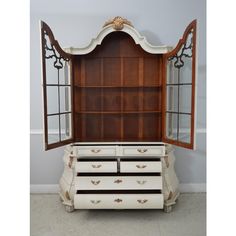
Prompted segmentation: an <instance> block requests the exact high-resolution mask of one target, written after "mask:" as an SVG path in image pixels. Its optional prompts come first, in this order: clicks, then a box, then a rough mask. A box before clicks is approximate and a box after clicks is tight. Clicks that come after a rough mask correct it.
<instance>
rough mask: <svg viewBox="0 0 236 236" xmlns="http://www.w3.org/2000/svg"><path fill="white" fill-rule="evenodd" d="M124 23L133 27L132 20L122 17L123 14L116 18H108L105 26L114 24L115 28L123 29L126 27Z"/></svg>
mask: <svg viewBox="0 0 236 236" xmlns="http://www.w3.org/2000/svg"><path fill="white" fill-rule="evenodd" d="M124 24H126V25H129V26H131V27H133V25H132V24H131V22H130V21H128V20H127V19H124V18H122V17H121V16H116V17H115V18H113V19H111V20H108V21H107V22H106V23H105V24H104V25H103V27H106V26H108V25H112V27H113V29H115V30H122V29H123V28H124Z"/></svg>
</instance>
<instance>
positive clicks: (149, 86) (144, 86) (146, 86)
mask: <svg viewBox="0 0 236 236" xmlns="http://www.w3.org/2000/svg"><path fill="white" fill-rule="evenodd" d="M161 86H162V85H142V86H109V85H104V86H94V85H91V86H90V85H89V86H78V85H76V86H75V87H76V88H82V89H83V88H122V89H123V88H161Z"/></svg>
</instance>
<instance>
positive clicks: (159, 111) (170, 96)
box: [40, 17, 196, 212]
mask: <svg viewBox="0 0 236 236" xmlns="http://www.w3.org/2000/svg"><path fill="white" fill-rule="evenodd" d="M40 27H41V46H42V47H41V50H42V79H43V80H42V81H43V98H44V129H45V149H46V150H49V149H53V148H57V147H60V146H63V145H67V146H66V147H65V154H64V158H63V159H64V164H65V167H64V172H63V174H62V177H61V179H60V193H59V194H60V198H61V200H62V202H63V204H64V205H65V206H66V210H67V211H68V212H70V211H73V210H74V209H164V210H165V212H170V211H171V209H172V206H173V205H174V204H175V203H176V201H177V198H178V196H179V190H178V179H177V177H176V174H175V171H174V162H175V156H174V149H173V146H172V145H176V146H181V147H184V148H189V149H193V148H194V125H195V119H194V116H195V83H196V82H195V80H196V78H195V70H196V65H195V64H196V62H195V55H196V20H194V21H193V22H191V23H190V24H189V26H188V27H187V28H186V30H185V32H184V34H183V37H182V38H181V39H180V40H179V42H178V43H177V46H175V47H174V48H171V47H167V46H153V45H151V44H149V43H148V41H147V40H146V38H145V37H144V36H141V35H140V34H139V33H138V31H137V30H136V29H135V28H134V27H133V25H132V24H131V22H129V21H128V20H126V19H123V18H122V17H115V18H114V19H112V20H110V21H108V22H106V23H105V24H104V26H103V28H102V30H101V31H100V32H99V34H98V35H97V37H96V38H95V39H92V41H91V43H90V44H89V45H88V46H87V47H84V48H76V47H70V48H64V49H62V48H61V47H60V45H59V43H58V41H56V40H55V38H54V35H53V33H52V31H51V29H50V28H49V26H48V25H47V24H46V23H44V22H40Z"/></svg>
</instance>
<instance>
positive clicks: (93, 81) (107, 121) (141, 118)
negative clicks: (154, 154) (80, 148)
mask: <svg viewBox="0 0 236 236" xmlns="http://www.w3.org/2000/svg"><path fill="white" fill-rule="evenodd" d="M73 60H74V61H73V65H74V66H73V78H74V103H73V104H74V112H75V113H74V114H75V117H74V132H75V141H80V142H89V141H94V142H102V141H110V142H112V141H134V142H137V141H161V138H162V123H161V120H162V119H161V118H162V113H161V111H162V101H161V97H162V63H163V57H162V55H153V54H149V53H147V52H145V51H144V50H143V49H142V48H141V47H140V46H139V45H136V44H135V42H134V41H133V39H132V38H131V37H130V36H129V35H128V34H126V33H124V32H119V31H118V32H113V33H111V34H109V35H108V36H107V37H106V38H105V39H104V40H103V42H102V44H101V45H100V46H98V47H97V48H96V49H95V50H94V51H93V52H91V53H89V54H87V55H83V56H80V55H78V56H75V57H74V58H73Z"/></svg>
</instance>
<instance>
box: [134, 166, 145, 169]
mask: <svg viewBox="0 0 236 236" xmlns="http://www.w3.org/2000/svg"><path fill="white" fill-rule="evenodd" d="M136 167H137V168H139V169H144V168H146V167H147V166H146V165H136Z"/></svg>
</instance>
